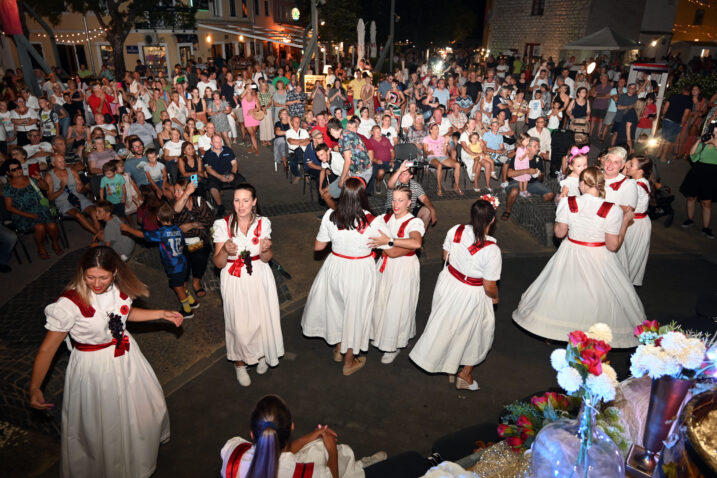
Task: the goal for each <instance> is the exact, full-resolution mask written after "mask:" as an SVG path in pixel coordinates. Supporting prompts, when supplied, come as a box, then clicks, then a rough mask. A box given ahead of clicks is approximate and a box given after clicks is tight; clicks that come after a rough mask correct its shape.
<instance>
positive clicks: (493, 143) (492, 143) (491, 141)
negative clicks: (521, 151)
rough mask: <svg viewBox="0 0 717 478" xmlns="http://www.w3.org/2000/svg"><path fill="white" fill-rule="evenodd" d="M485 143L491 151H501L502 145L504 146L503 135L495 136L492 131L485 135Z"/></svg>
mask: <svg viewBox="0 0 717 478" xmlns="http://www.w3.org/2000/svg"><path fill="white" fill-rule="evenodd" d="M483 141H485V145H486V147H487V148H489V149H500V145H501V144H503V135H502V134H493V132H492V131H488V132H487V133H485V134H484V135H483Z"/></svg>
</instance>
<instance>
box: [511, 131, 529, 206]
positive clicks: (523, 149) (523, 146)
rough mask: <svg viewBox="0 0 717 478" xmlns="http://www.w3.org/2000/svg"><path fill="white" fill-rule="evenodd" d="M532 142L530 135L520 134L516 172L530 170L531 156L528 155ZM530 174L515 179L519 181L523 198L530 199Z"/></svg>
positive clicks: (516, 152) (516, 153) (516, 156)
mask: <svg viewBox="0 0 717 478" xmlns="http://www.w3.org/2000/svg"><path fill="white" fill-rule="evenodd" d="M529 142H530V135H528V133H520V136H519V137H518V149H517V150H516V151H515V168H514V169H515V170H516V171H518V170H520V169H529V168H530V155H528V149H527V148H528V143H529ZM530 178H531V175H530V174H521V175H520V176H516V177H514V178H513V179H515V180H516V181H518V188H519V191H520V196H521V197H529V196H530V193H529V192H528V181H530Z"/></svg>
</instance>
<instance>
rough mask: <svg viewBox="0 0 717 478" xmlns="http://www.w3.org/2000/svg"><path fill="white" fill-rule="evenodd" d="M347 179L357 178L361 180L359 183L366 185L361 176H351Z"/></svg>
mask: <svg viewBox="0 0 717 478" xmlns="http://www.w3.org/2000/svg"><path fill="white" fill-rule="evenodd" d="M349 179H358V180H359V181H361V184H363V187H364V188H365V187H366V180H365V179H364V178H362V177H361V176H351V177H350V178H349Z"/></svg>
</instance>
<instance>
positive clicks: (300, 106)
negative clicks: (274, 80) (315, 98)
mask: <svg viewBox="0 0 717 478" xmlns="http://www.w3.org/2000/svg"><path fill="white" fill-rule="evenodd" d="M305 105H306V93H304V92H303V91H301V84H300V83H297V84H296V86H294V88H293V89H291V90H289V92H288V93H287V94H286V106H287V109H288V110H289V116H290V117H294V116H298V117H299V118H303V117H304V113H305V112H306V106H305Z"/></svg>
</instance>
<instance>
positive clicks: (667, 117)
mask: <svg viewBox="0 0 717 478" xmlns="http://www.w3.org/2000/svg"><path fill="white" fill-rule="evenodd" d="M691 111H692V98H691V97H690V88H689V87H688V86H684V87H683V88H682V92H681V93H675V94H673V95H671V96H670V97H669V98H667V101H666V102H665V104H664V105H663V106H662V112H661V116H662V145H661V147H660V162H661V163H666V162H667V155H668V153H670V152H673V153H676V152H677V151H671V150H672V148H673V144H674V143H675V141H676V140H677V137H678V136H679V134H680V131H682V128H683V127H684V126H685V125H686V124H687V120H688V118H689V117H690V112H691Z"/></svg>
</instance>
